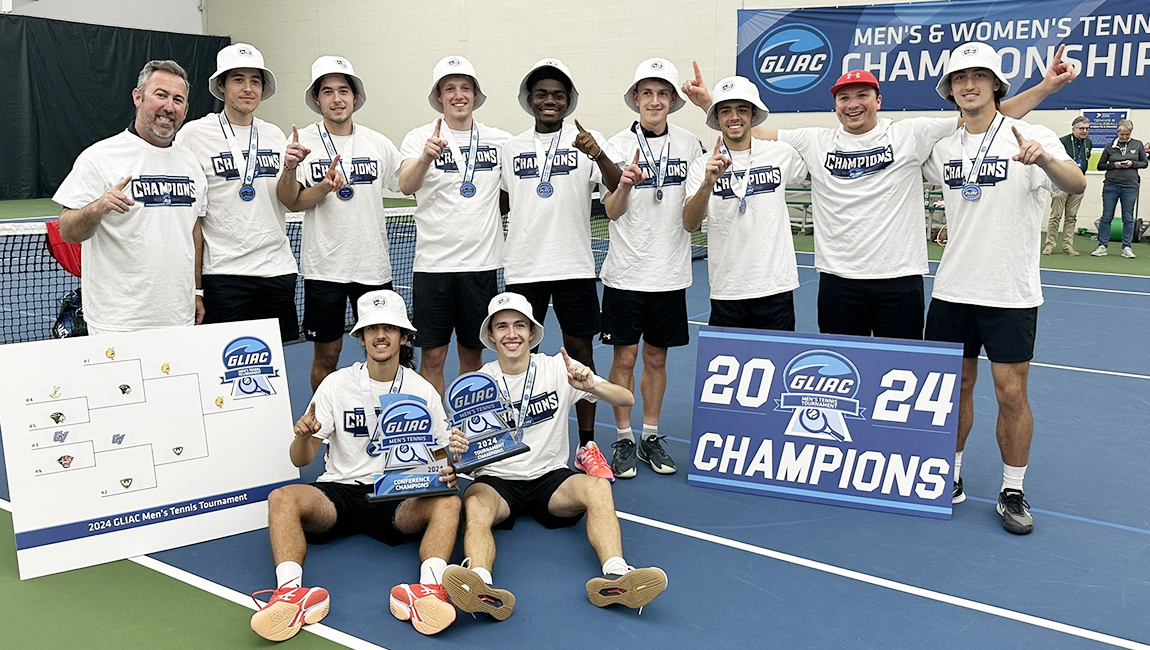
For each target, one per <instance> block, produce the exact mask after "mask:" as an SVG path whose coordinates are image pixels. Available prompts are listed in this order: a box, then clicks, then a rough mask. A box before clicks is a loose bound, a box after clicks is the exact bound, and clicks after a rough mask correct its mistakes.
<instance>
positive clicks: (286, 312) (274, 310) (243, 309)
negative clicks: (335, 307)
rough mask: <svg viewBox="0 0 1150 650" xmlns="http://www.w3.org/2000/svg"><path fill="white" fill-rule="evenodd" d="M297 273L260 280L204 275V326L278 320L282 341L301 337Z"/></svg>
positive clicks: (234, 276)
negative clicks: (296, 294)
mask: <svg viewBox="0 0 1150 650" xmlns="http://www.w3.org/2000/svg"><path fill="white" fill-rule="evenodd" d="M297 277H298V276H297V275H296V274H295V273H291V274H287V275H277V276H275V277H271V278H258V277H253V276H247V275H205V276H203V278H202V279H201V280H200V283H201V285H202V286H203V289H204V323H205V324H208V323H234V322H236V321H241V320H259V319H261V318H275V319H278V320H279V324H280V340H282V341H283V342H284V343H290V342H292V341H294V340H296V339H298V338H299V317H298V316H297V315H296V311H295V283H296V278H297Z"/></svg>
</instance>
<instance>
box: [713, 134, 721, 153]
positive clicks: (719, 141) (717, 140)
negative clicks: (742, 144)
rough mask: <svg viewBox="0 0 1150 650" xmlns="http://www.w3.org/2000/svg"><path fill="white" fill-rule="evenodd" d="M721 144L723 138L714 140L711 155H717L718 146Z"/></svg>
mask: <svg viewBox="0 0 1150 650" xmlns="http://www.w3.org/2000/svg"><path fill="white" fill-rule="evenodd" d="M722 142H723V136H721V135H720V136H719V137H718V138H716V139H715V151H714V152H712V155H716V156H717V155H719V145H720V144H722Z"/></svg>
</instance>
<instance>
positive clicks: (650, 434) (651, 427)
mask: <svg viewBox="0 0 1150 650" xmlns="http://www.w3.org/2000/svg"><path fill="white" fill-rule="evenodd" d="M658 436H659V425H657V424H647V423H646V422H644V423H643V439H644V440H650V439H651V438H656V437H658Z"/></svg>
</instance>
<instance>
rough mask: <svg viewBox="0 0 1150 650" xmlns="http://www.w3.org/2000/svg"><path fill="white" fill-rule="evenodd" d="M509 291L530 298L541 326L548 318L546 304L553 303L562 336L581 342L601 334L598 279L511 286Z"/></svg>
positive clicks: (528, 283)
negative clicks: (596, 287)
mask: <svg viewBox="0 0 1150 650" xmlns="http://www.w3.org/2000/svg"><path fill="white" fill-rule="evenodd" d="M507 290H508V291H513V292H515V293H518V294H522V295H523V297H525V298H527V302H529V303H531V311H533V312H534V316H535V320H537V321H539V322H540V323H542V322H543V321H544V320H545V319H546V318H547V303H548V302H551V301H553V302H554V303H555V318H556V319H557V320H558V321H559V329H560V330H562V331H563V334H565V335H567V336H573V337H575V338H579V339H589V338H593V337H595V336H598V335H599V294H598V292H596V291H595V278H586V279H577V280H550V281H548V282H524V283H523V284H509V285H507Z"/></svg>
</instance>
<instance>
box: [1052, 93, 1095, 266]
mask: <svg viewBox="0 0 1150 650" xmlns="http://www.w3.org/2000/svg"><path fill="white" fill-rule="evenodd" d="M1059 140H1060V141H1061V142H1062V146H1063V147H1065V148H1066V155H1068V156H1070V157H1071V158H1073V159H1074V162H1076V163H1078V167H1079V168H1080V169H1081V170H1082V173H1086V167H1087V166H1088V165H1089V164H1090V149H1091V143H1090V120H1088V119H1086V118H1085V117H1082V116H1081V115H1079V116H1078V117H1076V118H1074V121H1073V122H1071V123H1070V133H1069V134H1067V135H1064V136H1062V137H1061V138H1059ZM1081 204H1082V195H1081V194H1066V193H1064V192H1055V193H1054V194H1052V195H1051V197H1050V223H1049V224H1047V226H1046V247H1045V248H1043V249H1042V254H1043V255H1050V254H1051V253H1053V252H1054V248H1055V246H1057V245H1058V233H1059V226H1060V225H1062V221H1063V220H1062V216H1063V214H1065V215H1066V222H1065V225H1064V226H1063V228H1062V230H1061V232H1062V233H1063V240H1062V241H1063V243H1062V252H1063V253H1066V254H1067V255H1073V256H1077V255H1078V251H1076V250H1074V225H1075V220H1076V219H1077V217H1078V206H1079V205H1081Z"/></svg>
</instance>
